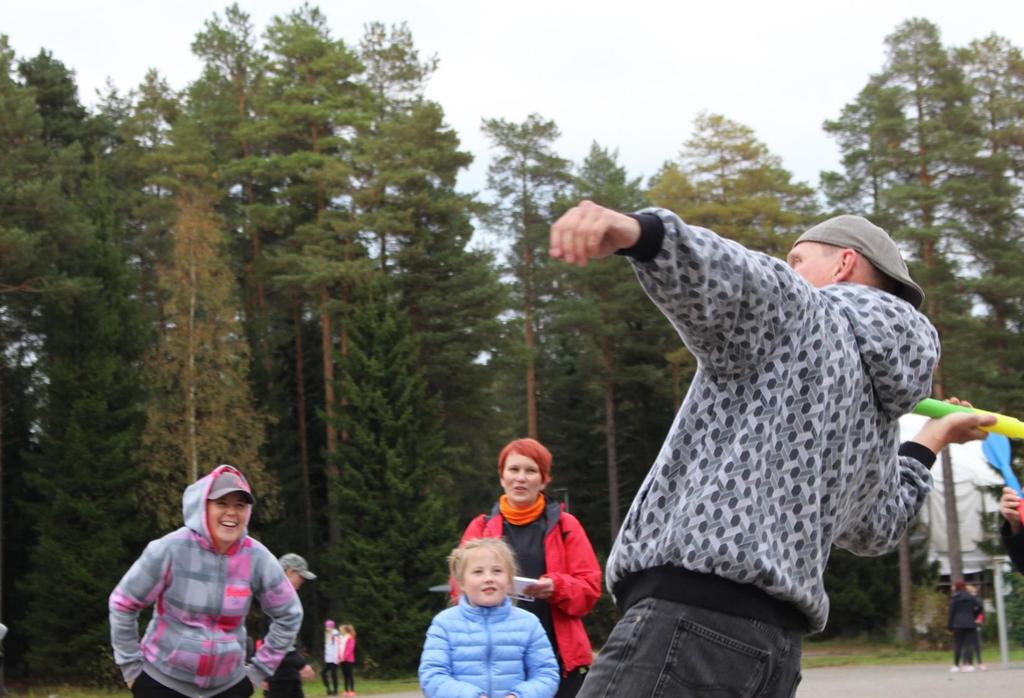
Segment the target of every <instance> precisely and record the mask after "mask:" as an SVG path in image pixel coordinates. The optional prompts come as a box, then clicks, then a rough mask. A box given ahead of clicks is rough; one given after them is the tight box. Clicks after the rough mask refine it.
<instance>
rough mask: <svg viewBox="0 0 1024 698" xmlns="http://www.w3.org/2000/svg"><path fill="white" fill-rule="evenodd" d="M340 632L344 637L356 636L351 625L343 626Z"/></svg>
mask: <svg viewBox="0 0 1024 698" xmlns="http://www.w3.org/2000/svg"><path fill="white" fill-rule="evenodd" d="M340 630H341V632H343V633H345V634H346V635H351V636H352V637H355V636H356V629H355V628H353V627H352V626H351V625H348V624H345V625H343V626H341V628H340Z"/></svg>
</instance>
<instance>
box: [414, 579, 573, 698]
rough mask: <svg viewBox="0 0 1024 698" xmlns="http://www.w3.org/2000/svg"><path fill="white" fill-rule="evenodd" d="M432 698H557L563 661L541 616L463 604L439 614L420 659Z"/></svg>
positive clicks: (509, 608)
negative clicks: (482, 696)
mask: <svg viewBox="0 0 1024 698" xmlns="http://www.w3.org/2000/svg"><path fill="white" fill-rule="evenodd" d="M419 676H420V687H421V688H422V689H423V693H424V694H425V695H426V697H427V698H480V696H481V695H485V696H488V697H489V698H505V696H507V695H509V694H512V695H514V696H518V697H519V698H551V696H554V695H555V693H556V692H557V691H558V662H557V661H556V660H555V655H554V652H552V651H551V643H550V642H548V637H547V635H546V634H545V633H544V628H543V627H542V626H541V624H540V621H539V620H537V616H535V615H533V614H532V613H529V612H527V611H524V610H523V609H521V608H516V607H515V606H513V605H512V602H511V601H510V600H509V599H505V603H503V604H502V605H501V606H474V605H472V604H471V603H469V601H468V600H467V599H466V597H465V596H462V597H461V598H460V599H459V604H458V605H457V606H453V607H452V608H448V609H445V610H444V611H441V612H440V613H438V614H437V615H436V616H434V622H433V623H431V624H430V629H429V630H427V640H426V642H425V643H424V644H423V654H422V656H421V657H420V671H419Z"/></svg>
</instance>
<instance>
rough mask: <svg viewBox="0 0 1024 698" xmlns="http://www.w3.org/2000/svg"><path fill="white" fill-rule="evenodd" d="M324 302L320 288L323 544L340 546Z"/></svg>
mask: <svg viewBox="0 0 1024 698" xmlns="http://www.w3.org/2000/svg"><path fill="white" fill-rule="evenodd" d="M328 301H329V298H328V296H327V289H326V288H323V289H321V290H320V341H321V351H322V354H323V362H324V423H325V426H326V427H327V453H326V459H327V465H326V467H325V468H324V471H325V472H326V473H327V504H328V506H329V508H330V512H329V513H328V515H327V541H328V543H329V544H330V545H332V546H334V545H337V544H338V543H340V542H341V527H340V525H339V524H338V517H337V516H335V515H334V513H333V512H335V511H337V508H336V507H335V504H336V503H337V502H336V499H337V496H338V495H337V489H338V488H337V485H338V479H339V473H338V463H337V461H336V460H335V459H336V458H337V455H338V435H337V432H336V431H335V429H334V404H335V402H334V341H333V337H332V330H331V315H330V313H329V312H328V310H327V305H328Z"/></svg>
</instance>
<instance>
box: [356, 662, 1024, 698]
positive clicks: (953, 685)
mask: <svg viewBox="0 0 1024 698" xmlns="http://www.w3.org/2000/svg"><path fill="white" fill-rule="evenodd" d="M1022 683H1024V666H1022V665H1015V664H1011V665H1010V668H1009V669H1003V668H1002V667H1000V666H998V665H996V666H989V670H988V671H976V672H974V673H973V674H951V673H949V666H948V665H944V664H907V665H901V666H870V667H829V668H825V669H807V670H805V671H804V678H803V681H802V682H801V683H800V689H799V690H798V691H797V692H796V695H797V698H879V697H882V698H886V697H888V698H906V697H907V696H915V697H916V698H965V697H967V696H997V695H1004V696H1014V695H1017V694H1019V693H1020V686H1021V684H1022ZM422 695H423V694H422V693H419V692H418V691H417V692H412V693H392V694H388V695H386V696H375V697H374V698H422ZM623 698H630V697H629V696H623Z"/></svg>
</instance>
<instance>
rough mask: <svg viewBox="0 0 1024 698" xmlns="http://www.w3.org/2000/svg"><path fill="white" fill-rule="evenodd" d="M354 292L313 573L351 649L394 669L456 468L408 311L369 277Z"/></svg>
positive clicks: (448, 528)
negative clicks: (325, 516)
mask: <svg viewBox="0 0 1024 698" xmlns="http://www.w3.org/2000/svg"><path fill="white" fill-rule="evenodd" d="M357 300H358V302H357V303H356V304H354V305H353V310H352V314H351V315H350V316H349V351H348V353H347V354H345V355H339V356H338V357H337V358H338V361H339V368H340V381H339V382H340V389H341V391H342V392H343V393H344V394H345V395H346V397H347V400H346V404H345V405H343V406H342V407H341V408H340V410H339V414H338V416H337V425H336V427H337V428H338V429H339V430H343V431H344V432H345V433H346V434H347V435H348V438H347V439H345V441H343V442H342V443H341V448H340V453H339V454H338V456H337V457H338V458H339V459H341V461H342V462H343V463H344V467H343V468H341V469H340V477H339V479H338V482H337V483H336V484H333V485H332V486H334V487H336V488H337V494H336V496H335V498H334V500H333V501H335V502H337V506H338V509H337V511H336V512H334V513H335V515H336V516H337V517H338V520H339V521H340V523H341V528H342V531H343V535H342V537H341V540H340V542H339V543H338V544H330V545H329V547H328V555H327V561H328V570H329V573H328V574H326V575H324V578H323V582H322V585H323V590H324V591H325V592H326V595H327V596H328V598H329V599H330V602H331V604H333V605H332V609H334V610H332V613H334V614H337V615H340V617H341V618H342V619H343V621H344V622H350V623H351V624H352V625H354V626H355V628H356V630H357V631H358V633H359V645H358V646H359V648H360V650H359V651H360V652H361V653H362V654H361V659H360V661H361V662H364V663H368V664H370V665H371V666H376V667H379V668H380V670H381V671H383V672H385V673H402V672H406V671H411V670H413V669H414V668H415V666H416V662H417V659H418V657H419V652H420V649H421V645H422V633H423V629H424V628H425V627H426V626H427V625H428V624H429V622H430V618H431V616H432V614H433V613H434V612H435V611H436V610H437V609H438V606H439V605H441V604H443V599H442V598H441V595H436V596H433V595H431V594H430V592H429V591H428V587H430V586H431V585H432V584H437V583H440V582H443V581H444V580H445V579H446V574H447V573H446V569H445V563H444V560H445V555H446V554H447V553H448V551H449V550H450V549H451V547H452V546H453V545H455V544H456V543H457V542H458V532H457V530H456V527H455V522H454V520H453V516H452V512H451V509H450V506H449V504H448V503H449V501H450V498H451V491H452V489H453V488H454V487H455V483H456V480H455V478H454V476H453V475H454V474H453V473H452V471H451V470H450V469H449V468H448V466H447V463H446V462H445V460H444V459H443V457H442V446H443V440H442V439H443V431H442V429H441V423H440V419H439V410H438V405H437V400H436V399H435V398H432V397H431V396H430V395H429V393H428V390H427V384H426V380H425V379H424V376H423V371H422V369H421V368H420V366H419V364H420V356H419V343H418V341H417V340H416V338H415V336H414V335H413V334H412V331H411V327H410V325H409V320H408V317H407V316H406V315H405V314H404V313H403V312H402V311H401V310H400V309H399V308H398V307H397V304H396V303H395V299H394V298H393V297H392V296H391V294H389V293H388V291H387V285H386V284H384V283H381V282H379V281H378V282H374V283H368V284H366V285H365V286H364V287H363V288H362V289H361V290H360V292H359V294H358V296H357Z"/></svg>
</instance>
